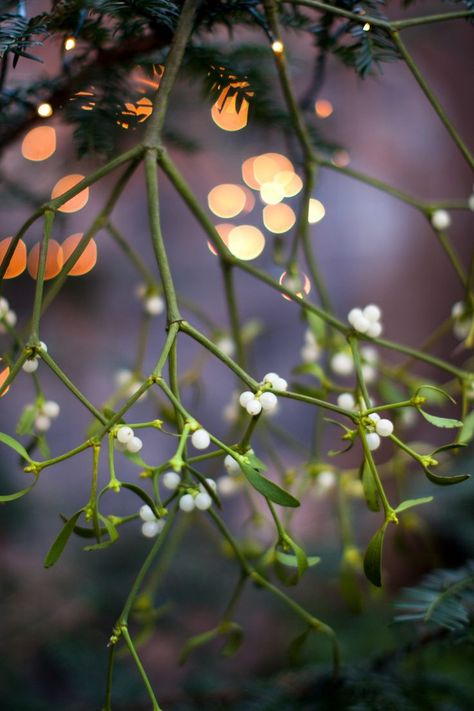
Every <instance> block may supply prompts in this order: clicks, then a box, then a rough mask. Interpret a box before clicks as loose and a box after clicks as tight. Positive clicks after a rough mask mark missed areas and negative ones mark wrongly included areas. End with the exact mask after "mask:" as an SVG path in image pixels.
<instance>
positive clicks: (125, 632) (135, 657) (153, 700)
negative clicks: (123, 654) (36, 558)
mask: <svg viewBox="0 0 474 711" xmlns="http://www.w3.org/2000/svg"><path fill="white" fill-rule="evenodd" d="M120 631H121V633H122V635H123V638H124V640H125V643H126V645H127V647H128V649H129V651H130V654H131V655H132V657H133V661H134V662H135V664H136V666H137V669H138V671H139V673H140V676H141V678H142V680H143V683H144V685H145V688H146V690H147V692H148V696H149V697H150V700H151V703H152V706H153V711H162V709H161V706H160V705H159V704H158V701H157V700H156V696H155V693H154V691H153V689H152V687H151V684H150V680H149V679H148V676H147V673H146V671H145V669H144V667H143V664H142V663H141V660H140V657H139V656H138V654H137V650H136V649H135V645H134V644H133V642H132V638H131V637H130V634H129V632H128V628H127V627H126V626H125V625H123V626H122V627H121V628H120Z"/></svg>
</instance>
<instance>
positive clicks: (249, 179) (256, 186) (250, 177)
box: [242, 156, 260, 190]
mask: <svg viewBox="0 0 474 711" xmlns="http://www.w3.org/2000/svg"><path fill="white" fill-rule="evenodd" d="M256 158H257V157H256V156H252V157H251V158H247V160H244V162H243V163H242V178H243V179H244V183H245V184H246V185H248V186H249V188H252V190H260V183H259V182H258V181H257V180H256V178H255V174H254V172H253V164H254V162H255V160H256Z"/></svg>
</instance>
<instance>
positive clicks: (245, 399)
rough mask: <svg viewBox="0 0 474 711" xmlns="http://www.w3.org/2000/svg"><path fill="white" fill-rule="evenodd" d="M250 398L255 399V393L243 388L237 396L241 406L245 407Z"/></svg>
mask: <svg viewBox="0 0 474 711" xmlns="http://www.w3.org/2000/svg"><path fill="white" fill-rule="evenodd" d="M251 400H255V395H254V394H253V393H252V392H250V390H245V392H243V393H242V394H241V396H240V397H239V402H240V404H241V405H242V407H247V405H248V403H249V402H250V401H251Z"/></svg>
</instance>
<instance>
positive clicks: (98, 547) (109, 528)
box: [84, 514, 119, 551]
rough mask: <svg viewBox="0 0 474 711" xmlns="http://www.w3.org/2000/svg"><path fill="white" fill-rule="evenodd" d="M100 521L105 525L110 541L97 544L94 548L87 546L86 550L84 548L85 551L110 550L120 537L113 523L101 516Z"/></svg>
mask: <svg viewBox="0 0 474 711" xmlns="http://www.w3.org/2000/svg"><path fill="white" fill-rule="evenodd" d="M99 520H100V521H101V523H103V524H104V526H105V529H106V531H107V533H108V534H109V538H108V540H106V541H102V542H101V543H95V544H94V545H92V546H85V548H84V550H85V551H99V550H103V549H104V548H109V547H110V546H111V545H112V544H113V543H115V541H116V540H117V538H118V537H119V534H118V531H117V529H116V528H115V526H114V525H113V523H111V521H109V519H108V518H106V517H105V516H102V515H101V514H99Z"/></svg>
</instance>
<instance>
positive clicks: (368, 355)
mask: <svg viewBox="0 0 474 711" xmlns="http://www.w3.org/2000/svg"><path fill="white" fill-rule="evenodd" d="M360 352H361V355H362V357H363V358H364V360H365V361H366V362H367V363H368V364H369V365H377V363H378V361H379V354H378V351H377V349H376V348H374V346H362V348H361V349H360Z"/></svg>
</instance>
